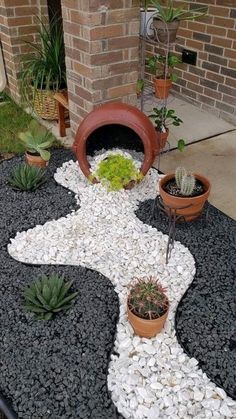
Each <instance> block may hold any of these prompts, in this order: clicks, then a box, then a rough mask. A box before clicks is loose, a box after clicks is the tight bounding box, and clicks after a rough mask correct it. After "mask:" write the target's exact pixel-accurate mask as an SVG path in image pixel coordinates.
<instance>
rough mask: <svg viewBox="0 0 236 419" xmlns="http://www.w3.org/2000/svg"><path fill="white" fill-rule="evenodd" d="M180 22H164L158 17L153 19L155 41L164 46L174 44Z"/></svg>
mask: <svg viewBox="0 0 236 419" xmlns="http://www.w3.org/2000/svg"><path fill="white" fill-rule="evenodd" d="M179 24H180V22H179V20H174V21H173V22H163V21H162V20H159V19H158V18H157V17H154V18H153V28H154V36H155V39H156V40H157V41H158V42H160V43H162V44H168V43H170V44H173V43H174V42H175V41H176V36H177V31H178V28H179Z"/></svg>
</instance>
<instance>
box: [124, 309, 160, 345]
mask: <svg viewBox="0 0 236 419" xmlns="http://www.w3.org/2000/svg"><path fill="white" fill-rule="evenodd" d="M127 313H128V319H129V322H130V324H131V326H132V328H133V329H134V333H135V334H136V335H138V336H140V337H145V338H152V337H154V336H156V335H157V334H158V333H160V332H161V331H162V329H163V327H164V324H165V321H166V319H167V316H168V310H167V311H165V312H163V315H162V316H160V317H158V318H157V319H153V320H147V319H142V318H140V317H138V316H137V315H136V314H134V313H132V311H131V310H130V308H129V306H128V305H127Z"/></svg>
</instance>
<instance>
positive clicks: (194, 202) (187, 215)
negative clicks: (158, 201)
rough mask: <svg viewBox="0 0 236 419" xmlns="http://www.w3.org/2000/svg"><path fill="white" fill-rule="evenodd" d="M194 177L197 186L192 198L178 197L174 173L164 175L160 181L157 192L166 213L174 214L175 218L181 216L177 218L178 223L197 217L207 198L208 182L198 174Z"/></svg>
mask: <svg viewBox="0 0 236 419" xmlns="http://www.w3.org/2000/svg"><path fill="white" fill-rule="evenodd" d="M194 176H195V178H196V185H197V186H196V188H195V192H194V194H193V195H192V196H183V195H181V196H180V195H179V190H178V188H177V187H176V183H175V175H174V173H172V174H169V175H166V176H165V177H164V178H162V179H161V180H160V183H159V191H160V196H161V198H162V201H163V204H164V207H165V208H166V212H168V213H169V212H172V213H176V215H177V216H182V217H180V218H179V221H192V220H194V219H196V218H197V217H199V215H200V214H201V212H202V210H203V207H204V205H205V202H206V201H207V199H208V197H209V194H210V190H211V184H210V182H209V180H208V179H207V178H206V177H205V176H202V175H199V174H195V175H194ZM168 190H170V191H171V193H170V192H168Z"/></svg>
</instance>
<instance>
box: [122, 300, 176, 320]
mask: <svg viewBox="0 0 236 419" xmlns="http://www.w3.org/2000/svg"><path fill="white" fill-rule="evenodd" d="M167 301H168V308H167V310H166V311H165V312H164V313H163V314H162V315H161V316H160V317H157V318H156V319H143V318H142V317H139V316H138V315H137V314H135V313H133V311H131V309H130V308H129V304H128V301H127V310H128V311H129V312H130V313H131V314H132V315H133V316H135V317H137V319H139V320H141V321H142V322H144V323H149V324H151V323H155V322H156V321H157V320H160V319H161V318H162V317H164V316H166V315H167V314H168V313H169V310H170V302H169V300H168V299H167Z"/></svg>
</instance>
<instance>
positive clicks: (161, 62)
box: [147, 54, 182, 82]
mask: <svg viewBox="0 0 236 419" xmlns="http://www.w3.org/2000/svg"><path fill="white" fill-rule="evenodd" d="M181 62H182V61H181V60H180V59H179V58H178V57H176V55H173V54H168V56H165V55H161V54H157V55H154V56H152V57H150V58H148V60H147V67H148V69H149V71H150V72H151V73H152V74H154V75H156V77H157V78H160V79H168V78H169V79H171V80H172V81H173V82H176V80H177V79H178V75H177V74H176V73H173V68H174V67H175V66H176V65H178V64H180V63H181Z"/></svg>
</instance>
